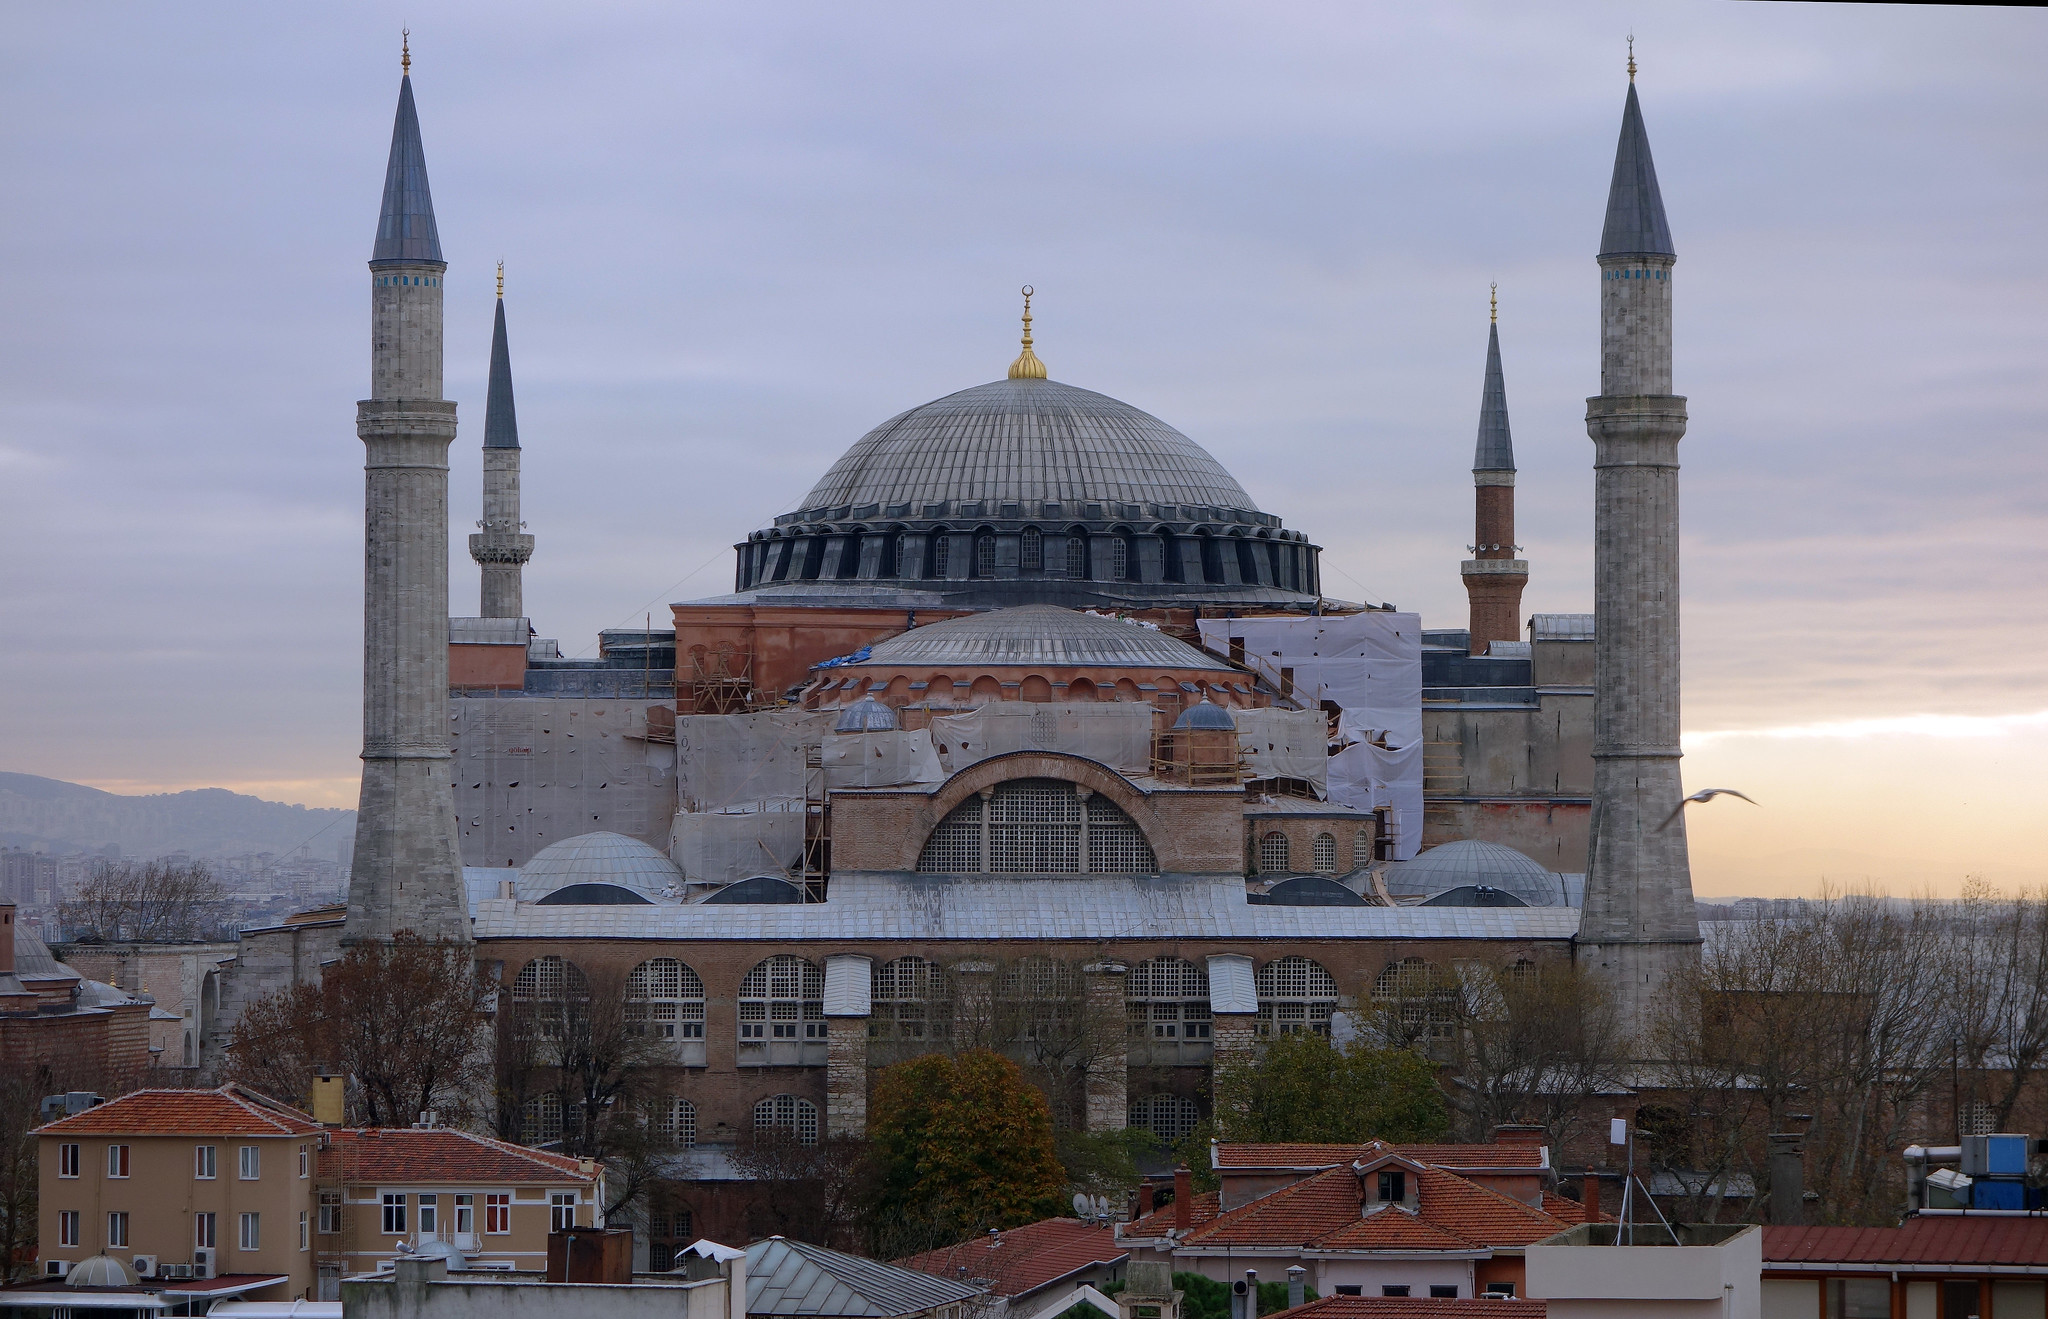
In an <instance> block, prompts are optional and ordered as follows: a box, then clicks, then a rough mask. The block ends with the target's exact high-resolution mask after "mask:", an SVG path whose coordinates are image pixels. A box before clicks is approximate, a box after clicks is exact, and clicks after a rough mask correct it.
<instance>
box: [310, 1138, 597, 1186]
mask: <svg viewBox="0 0 2048 1319" xmlns="http://www.w3.org/2000/svg"><path fill="white" fill-rule="evenodd" d="M320 1176H321V1177H323V1178H326V1179H329V1180H332V1181H366V1182H378V1181H381V1182H555V1183H560V1182H562V1181H565V1180H571V1181H578V1182H588V1181H591V1180H594V1179H595V1177H596V1176H597V1174H596V1172H595V1171H592V1172H584V1171H583V1170H582V1165H581V1163H580V1162H579V1161H578V1160H576V1159H572V1158H569V1157H567V1156H565V1155H561V1154H549V1153H546V1152H545V1151H542V1150H530V1149H527V1148H526V1147H525V1146H523V1145H513V1144H511V1143H509V1142H507V1141H502V1140H493V1139H491V1138H490V1137H488V1136H475V1135H471V1134H470V1133H469V1132H467V1131H456V1130H453V1129H451V1128H448V1127H432V1128H428V1129H426V1130H416V1129H414V1128H410V1127H387V1128H378V1129H371V1130H359V1129H349V1130H342V1131H337V1132H335V1133H334V1136H333V1143H332V1144H331V1145H330V1146H329V1147H328V1148H327V1149H325V1150H322V1151H321V1152H320Z"/></svg>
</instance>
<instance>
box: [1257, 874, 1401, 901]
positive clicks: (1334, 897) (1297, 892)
mask: <svg viewBox="0 0 2048 1319" xmlns="http://www.w3.org/2000/svg"><path fill="white" fill-rule="evenodd" d="M1250 900H1251V901H1252V902H1253V904H1254V905H1257V906H1266V907H1369V906H1371V905H1372V904H1371V903H1369V902H1367V901H1366V900H1365V899H1364V898H1361V897H1359V896H1358V895H1357V894H1356V893H1353V892H1352V891H1351V890H1350V889H1348V888H1345V887H1344V886H1343V885H1342V884H1339V883H1338V882H1337V881H1336V880H1334V879H1328V878H1325V877H1324V876H1322V875H1297V876H1296V877H1295V878H1293V879H1283V880H1281V881H1280V882H1279V883H1277V884H1275V885H1274V886H1273V887H1272V888H1270V889H1268V890H1266V891H1265V892H1264V893H1254V894H1252V895H1250Z"/></svg>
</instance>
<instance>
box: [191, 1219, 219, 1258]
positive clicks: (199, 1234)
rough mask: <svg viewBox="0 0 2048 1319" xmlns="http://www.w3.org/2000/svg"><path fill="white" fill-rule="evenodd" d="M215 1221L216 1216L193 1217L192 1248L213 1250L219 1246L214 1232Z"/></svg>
mask: <svg viewBox="0 0 2048 1319" xmlns="http://www.w3.org/2000/svg"><path fill="white" fill-rule="evenodd" d="M215 1219H216V1216H215V1215H213V1214H194V1215H192V1246H193V1248H194V1249H196V1250H212V1249H213V1248H214V1247H215V1246H216V1245H218V1244H219V1242H218V1241H217V1240H216V1236H215V1232H214V1223H215Z"/></svg>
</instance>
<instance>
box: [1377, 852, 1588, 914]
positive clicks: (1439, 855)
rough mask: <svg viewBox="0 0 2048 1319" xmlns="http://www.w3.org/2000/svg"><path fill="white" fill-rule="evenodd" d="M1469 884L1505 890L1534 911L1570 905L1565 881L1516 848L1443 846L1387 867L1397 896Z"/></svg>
mask: <svg viewBox="0 0 2048 1319" xmlns="http://www.w3.org/2000/svg"><path fill="white" fill-rule="evenodd" d="M1468 886H1471V887H1480V888H1489V889H1500V890H1503V891H1505V892H1507V893H1511V894H1513V895H1514V896H1515V897H1516V898H1517V899H1519V900H1520V901H1521V902H1522V903H1523V904H1524V905H1527V906H1531V907H1556V906H1560V905H1562V904H1563V902H1564V884H1563V881H1562V880H1560V879H1559V878H1558V877H1557V876H1556V875H1554V874H1552V873H1551V872H1550V871H1548V870H1545V869H1544V868H1543V866H1542V865H1541V864H1540V863H1538V862H1536V861H1534V860H1532V859H1530V858H1529V857H1527V856H1524V855H1523V854H1522V853H1520V852H1517V851H1516V850H1515V849H1514V848H1512V847H1503V846H1502V845H1501V844H1499V843H1483V842H1481V841H1479V840H1478V839H1476V838H1461V839H1459V840H1458V841H1456V842H1454V843H1440V844H1438V845H1437V846H1435V847H1432V848H1430V849H1429V850H1428V851H1427V852H1424V853H1423V854H1422V855H1420V856H1418V857H1416V858H1415V859H1414V860H1413V861H1400V862H1396V863H1395V864H1393V865H1391V866H1389V867H1387V892H1388V893H1390V894H1392V895H1394V896H1396V897H1408V898H1416V897H1429V896H1432V895H1435V894H1439V893H1443V892H1445V891H1447V890H1449V889H1454V888H1464V887H1468Z"/></svg>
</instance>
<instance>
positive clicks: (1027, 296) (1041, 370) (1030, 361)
mask: <svg viewBox="0 0 2048 1319" xmlns="http://www.w3.org/2000/svg"><path fill="white" fill-rule="evenodd" d="M1034 291H1035V290H1033V289H1032V287H1031V286H1030V285H1029V284H1026V285H1025V286H1024V289H1023V292H1024V351H1023V352H1021V353H1019V354H1017V360H1016V361H1014V362H1012V363H1010V379H1012V380H1043V379H1045V363H1043V362H1041V361H1039V360H1038V354H1036V353H1034V352H1032V351H1031V295H1032V293H1033V292H1034Z"/></svg>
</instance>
